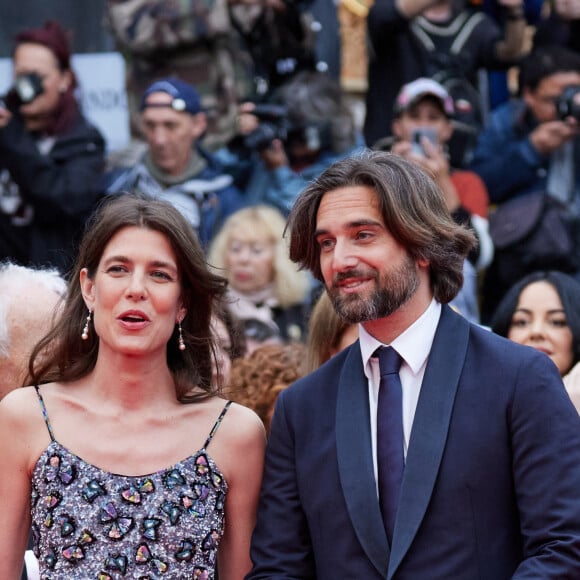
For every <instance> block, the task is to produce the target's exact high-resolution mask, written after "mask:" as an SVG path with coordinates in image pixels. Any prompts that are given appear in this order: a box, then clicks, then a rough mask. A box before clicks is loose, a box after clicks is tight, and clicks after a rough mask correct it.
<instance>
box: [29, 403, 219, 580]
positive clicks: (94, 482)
mask: <svg viewBox="0 0 580 580" xmlns="http://www.w3.org/2000/svg"><path fill="white" fill-rule="evenodd" d="M226 410H227V407H226V408H225V409H224V412H223V413H222V415H221V416H220V419H219V420H218V424H219V422H220V421H221V418H222V417H223V414H224V413H225V411H226ZM47 424H49V423H48V421H47ZM216 425H217V424H216ZM214 432H215V428H214V429H213V430H212V434H211V435H210V437H208V440H207V441H206V445H204V447H203V448H202V449H201V450H200V451H198V452H197V453H195V454H193V455H192V456H190V457H189V458H188V459H186V460H184V461H182V462H180V463H177V464H175V465H174V466H172V467H170V468H168V469H164V470H161V471H158V472H156V473H153V474H151V475H145V476H141V477H132V476H122V475H113V474H111V473H108V472H106V471H103V470H101V469H99V468H97V467H95V466H93V465H91V464H89V463H87V462H85V461H83V460H82V459H81V458H79V457H77V456H76V455H74V454H73V453H71V452H70V451H69V450H68V449H66V448H65V447H63V446H62V445H60V444H59V443H58V442H57V441H56V440H54V439H53V440H52V441H51V443H50V445H49V446H48V447H47V449H46V450H45V451H44V453H43V454H42V455H41V456H40V458H39V460H38V462H37V464H36V466H35V469H34V473H33V478H32V504H31V506H32V507H31V513H32V532H33V536H34V552H35V554H36V556H37V558H38V560H39V565H40V570H41V578H42V579H43V580H48V579H50V580H55V579H64V578H66V579H67V580H77V579H78V580H80V579H83V580H86V579H95V580H118V579H129V578H137V579H141V580H145V579H150V580H153V579H157V578H162V579H173V580H176V579H184V578H195V579H199V580H211V579H213V578H214V574H215V564H216V557H217V548H218V545H219V542H220V539H221V536H222V534H223V529H224V502H225V499H226V494H227V489H228V486H227V483H226V481H225V479H224V477H223V475H222V474H221V472H220V471H219V469H218V468H217V466H216V465H215V463H214V461H213V460H212V459H211V457H210V456H209V455H208V453H207V450H206V447H207V444H208V443H209V441H210V440H211V436H212V435H213V433H214Z"/></svg>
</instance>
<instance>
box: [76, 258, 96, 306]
mask: <svg viewBox="0 0 580 580" xmlns="http://www.w3.org/2000/svg"><path fill="white" fill-rule="evenodd" d="M79 283H80V285H81V294H82V295H83V299H84V301H85V304H86V305H87V308H88V309H89V310H92V309H93V304H94V301H95V284H94V282H93V280H92V279H91V278H89V271H88V270H87V269H86V268H83V269H82V270H81V272H80V275H79Z"/></svg>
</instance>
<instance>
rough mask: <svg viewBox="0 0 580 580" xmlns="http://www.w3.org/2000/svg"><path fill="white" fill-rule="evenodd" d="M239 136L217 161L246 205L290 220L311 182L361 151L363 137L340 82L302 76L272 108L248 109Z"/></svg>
mask: <svg viewBox="0 0 580 580" xmlns="http://www.w3.org/2000/svg"><path fill="white" fill-rule="evenodd" d="M238 133H239V134H238V136H237V137H236V139H234V140H233V141H232V142H231V143H230V144H229V146H228V147H227V148H223V149H221V150H220V151H218V156H219V158H220V160H221V161H222V163H223V164H224V166H225V167H226V168H227V170H228V171H229V172H230V173H231V174H232V175H233V176H234V179H235V181H236V183H237V185H238V187H239V188H240V189H241V190H242V191H243V192H244V194H245V197H246V204H247V205H257V204H267V205H271V206H274V207H276V208H277V209H279V210H280V211H281V212H282V213H283V214H284V215H287V214H288V212H289V211H290V208H291V207H292V205H293V204H294V200H295V199H296V197H297V196H298V194H299V193H300V192H301V191H302V189H304V187H305V186H306V185H307V183H308V182H309V181H311V180H312V179H314V178H316V177H317V176H318V175H320V173H322V171H324V170H325V169H326V168H327V167H328V166H329V165H331V164H332V163H334V162H335V161H337V160H339V159H342V158H344V157H347V156H349V155H351V154H352V153H354V152H356V151H357V150H359V149H360V148H362V143H363V141H362V136H361V135H360V134H359V133H358V131H357V130H356V127H355V122H354V119H353V116H352V113H351V111H350V109H349V108H348V106H347V105H346V104H345V103H344V100H343V95H342V91H341V88H340V86H339V84H338V83H337V81H335V80H334V79H332V78H331V77H330V76H328V75H327V74H325V73H321V72H311V71H302V72H299V73H298V74H296V76H294V77H293V78H292V79H291V80H290V81H288V82H287V83H285V84H284V85H283V86H282V87H281V88H280V89H279V90H278V91H277V92H276V93H275V94H274V95H273V97H272V100H271V102H269V103H267V104H254V103H243V104H242V105H240V115H239V117H238Z"/></svg>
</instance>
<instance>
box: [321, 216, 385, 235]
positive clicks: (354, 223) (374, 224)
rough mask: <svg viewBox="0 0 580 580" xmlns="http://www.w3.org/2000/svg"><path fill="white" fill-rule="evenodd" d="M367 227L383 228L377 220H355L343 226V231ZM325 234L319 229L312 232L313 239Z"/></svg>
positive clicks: (325, 230)
mask: <svg viewBox="0 0 580 580" xmlns="http://www.w3.org/2000/svg"><path fill="white" fill-rule="evenodd" d="M368 226H372V227H379V228H382V227H384V226H383V224H382V222H379V221H377V220H371V219H361V220H355V221H352V222H348V223H347V224H345V225H344V229H347V230H352V229H356V228H361V227H368ZM327 233H328V230H327V229H324V228H319V229H317V230H315V231H314V237H318V236H320V235H322V234H327Z"/></svg>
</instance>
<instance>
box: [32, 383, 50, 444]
mask: <svg viewBox="0 0 580 580" xmlns="http://www.w3.org/2000/svg"><path fill="white" fill-rule="evenodd" d="M34 389H35V390H36V396H37V397H38V402H39V403H40V409H41V410H42V416H43V417H44V422H45V423H46V428H47V429H48V434H49V435H50V440H51V441H55V439H54V433H53V432H52V426H51V424H50V421H49V420H48V413H47V412H46V405H45V404H44V399H43V398H42V395H41V394H40V389H39V388H38V385H34Z"/></svg>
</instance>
